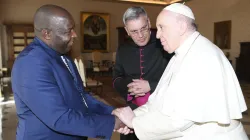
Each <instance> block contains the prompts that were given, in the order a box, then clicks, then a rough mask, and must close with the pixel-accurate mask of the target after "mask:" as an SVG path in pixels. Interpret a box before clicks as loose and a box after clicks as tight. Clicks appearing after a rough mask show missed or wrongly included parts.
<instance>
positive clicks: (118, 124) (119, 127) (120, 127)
mask: <svg viewBox="0 0 250 140" xmlns="http://www.w3.org/2000/svg"><path fill="white" fill-rule="evenodd" d="M112 113H113V112H112ZM114 132H118V133H121V134H124V135H127V134H129V133H133V131H131V130H130V129H129V128H128V127H127V126H126V125H125V124H124V123H123V122H122V121H121V120H120V119H119V118H118V117H117V116H115V127H114Z"/></svg>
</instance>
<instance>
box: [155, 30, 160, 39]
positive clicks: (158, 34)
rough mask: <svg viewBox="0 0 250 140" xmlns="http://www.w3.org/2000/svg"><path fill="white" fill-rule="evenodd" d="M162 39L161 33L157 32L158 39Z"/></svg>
mask: <svg viewBox="0 0 250 140" xmlns="http://www.w3.org/2000/svg"><path fill="white" fill-rule="evenodd" d="M160 37H161V35H160V32H159V31H157V32H156V38H157V39H160Z"/></svg>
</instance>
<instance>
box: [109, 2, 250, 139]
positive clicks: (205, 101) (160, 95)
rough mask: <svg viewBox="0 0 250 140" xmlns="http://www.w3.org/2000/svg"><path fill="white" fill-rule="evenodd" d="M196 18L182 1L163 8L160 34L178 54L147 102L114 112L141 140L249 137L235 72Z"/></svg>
mask: <svg viewBox="0 0 250 140" xmlns="http://www.w3.org/2000/svg"><path fill="white" fill-rule="evenodd" d="M194 21H195V17H194V15H193V12H192V11H191V9H190V8H189V7H187V6H185V5H183V4H179V3H175V4H172V5H169V6H167V7H166V8H164V9H163V10H162V11H161V13H160V14H159V15H158V17H157V22H156V26H157V38H159V39H160V40H161V43H162V45H163V47H164V50H166V51H167V52H168V53H173V52H174V53H175V55H174V56H173V57H172V59H171V61H170V63H169V64H168V66H167V68H166V69H165V72H164V74H163V75H162V77H161V80H160V81H159V84H158V85H157V87H156V90H155V91H154V93H153V94H152V95H151V96H150V98H149V100H148V102H147V103H146V104H145V105H143V106H141V107H139V108H137V109H136V110H134V111H132V110H131V109H130V108H129V107H125V108H118V109H116V110H115V111H113V113H114V114H115V115H117V116H118V117H119V118H120V119H121V120H122V121H123V122H124V123H125V124H126V125H127V126H128V127H130V128H132V129H134V132H135V134H136V136H137V137H138V138H139V139H140V140H163V139H166V140H169V139H171V140H248V137H247V135H246V133H245V131H244V128H243V126H242V124H241V123H240V121H239V119H242V112H244V111H246V110H247V107H246V103H245V100H244V97H243V94H242V91H241V88H240V85H239V82H238V80H237V78H236V75H235V72H234V70H233V68H232V66H231V64H230V63H229V61H228V59H227V58H226V57H225V56H224V53H223V52H222V51H221V50H220V49H219V48H218V47H217V46H216V45H214V44H213V43H212V42H210V41H209V40H208V39H207V38H205V37H203V36H202V35H201V34H200V33H199V32H197V31H196V26H195V23H194Z"/></svg>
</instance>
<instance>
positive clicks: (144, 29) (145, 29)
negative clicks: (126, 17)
mask: <svg viewBox="0 0 250 140" xmlns="http://www.w3.org/2000/svg"><path fill="white" fill-rule="evenodd" d="M129 32H130V34H131V36H139V35H140V33H141V34H142V35H145V34H146V33H148V32H149V26H148V24H147V25H145V26H143V27H142V28H141V29H140V30H133V31H129Z"/></svg>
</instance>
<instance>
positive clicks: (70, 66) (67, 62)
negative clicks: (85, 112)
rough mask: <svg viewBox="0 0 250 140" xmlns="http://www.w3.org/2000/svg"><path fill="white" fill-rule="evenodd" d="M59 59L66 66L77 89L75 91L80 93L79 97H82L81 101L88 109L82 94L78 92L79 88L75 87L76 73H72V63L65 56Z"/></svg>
mask: <svg viewBox="0 0 250 140" xmlns="http://www.w3.org/2000/svg"><path fill="white" fill-rule="evenodd" d="M61 59H62V61H63V62H64V64H65V65H66V67H67V69H68V70H69V72H70V74H71V75H72V76H73V77H74V82H75V85H76V87H77V90H78V91H79V93H80V95H81V97H82V101H83V103H84V104H85V105H86V107H88V105H87V102H86V100H85V99H84V95H83V92H82V91H81V90H79V87H78V86H77V77H76V73H75V71H74V68H73V64H72V62H71V61H70V60H69V59H68V58H67V57H66V56H61Z"/></svg>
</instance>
